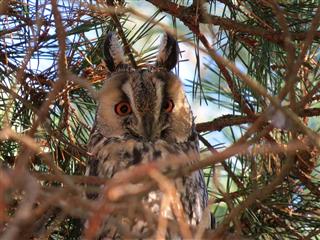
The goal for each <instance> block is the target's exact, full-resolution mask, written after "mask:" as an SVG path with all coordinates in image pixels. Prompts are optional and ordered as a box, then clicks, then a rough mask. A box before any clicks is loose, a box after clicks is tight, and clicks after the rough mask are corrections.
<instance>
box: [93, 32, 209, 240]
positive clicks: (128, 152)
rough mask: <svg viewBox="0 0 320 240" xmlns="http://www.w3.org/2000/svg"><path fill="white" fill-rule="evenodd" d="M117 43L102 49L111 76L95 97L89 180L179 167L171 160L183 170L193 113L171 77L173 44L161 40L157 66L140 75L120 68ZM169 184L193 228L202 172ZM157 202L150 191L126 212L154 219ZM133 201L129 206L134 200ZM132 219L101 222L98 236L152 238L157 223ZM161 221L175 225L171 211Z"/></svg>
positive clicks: (201, 204)
mask: <svg viewBox="0 0 320 240" xmlns="http://www.w3.org/2000/svg"><path fill="white" fill-rule="evenodd" d="M116 41H117V40H116V37H115V35H114V34H109V36H108V38H107V41H106V44H105V57H106V59H105V60H106V65H107V67H108V68H109V70H110V71H111V72H112V73H111V76H110V77H109V78H108V79H107V80H106V82H105V84H104V87H103V88H102V90H101V92H100V94H99V105H98V109H97V114H96V120H95V124H94V127H93V130H92V134H91V137H90V142H89V144H88V148H89V151H90V152H91V153H92V155H93V156H94V157H93V158H92V159H90V160H89V164H88V165H89V168H88V174H89V175H95V176H102V177H107V178H112V177H114V176H116V175H117V173H118V172H120V171H121V170H124V169H128V168H130V167H131V166H134V165H137V164H140V163H148V162H152V161H160V160H161V161H163V160H168V161H170V160H171V161H172V166H171V168H172V169H174V168H178V167H181V165H177V164H175V162H174V160H173V159H179V158H180V159H184V160H185V164H188V165H189V164H193V163H195V162H197V161H199V149H198V139H197V133H196V132H195V128H194V123H193V116H192V112H191V110H190V106H189V104H188V102H187V99H186V97H185V94H184V91H183V89H182V85H181V82H180V80H179V78H177V77H176V76H175V75H174V74H172V73H171V72H170V70H171V69H172V68H173V67H174V66H175V64H176V62H177V59H178V45H177V43H176V41H175V40H174V39H173V38H172V37H171V36H170V35H165V38H164V39H163V42H162V45H161V48H160V53H159V56H158V60H157V63H156V66H151V67H148V68H146V69H139V70H137V69H133V68H131V67H130V66H129V65H126V64H124V60H123V54H122V50H121V48H119V44H118V43H117V42H116ZM162 170H163V169H160V171H162ZM173 182H174V185H175V187H176V189H177V192H178V193H179V195H180V199H181V203H182V206H183V211H184V214H185V218H186V219H187V221H188V223H189V224H190V225H193V226H196V225H197V224H199V222H200V220H201V219H202V216H203V211H204V208H205V207H206V206H207V199H208V196H207V190H206V186H205V182H204V177H203V173H202V171H200V170H199V171H195V172H193V173H191V174H190V175H188V176H182V177H180V178H177V179H175V180H174V181H173ZM161 198H162V193H161V192H160V190H156V191H152V192H150V193H149V194H148V195H147V196H144V197H143V198H142V199H139V200H138V204H136V205H137V206H134V204H133V205H132V206H131V207H132V209H135V210H132V211H133V212H135V213H136V212H138V210H139V211H140V213H141V212H143V211H147V212H148V211H149V213H152V214H153V215H154V216H157V215H159V214H160V203H161ZM132 201H133V203H134V201H136V199H132ZM139 205H140V206H139ZM141 206H142V208H144V210H142V211H141V209H139V208H141ZM162 214H163V213H162ZM131 215H132V214H131ZM131 215H130V213H128V212H127V213H123V214H122V215H121V214H120V215H119V214H118V215H116V216H106V219H105V225H104V227H103V231H102V235H101V236H102V237H104V238H106V239H116V238H123V237H125V236H127V237H128V236H129V237H130V235H131V237H141V238H144V237H152V236H153V234H154V233H155V229H157V227H156V223H154V222H153V223H152V221H150V219H149V221H148V219H145V218H144V217H139V214H136V215H135V214H133V215H132V216H134V217H132V216H131ZM142 215H143V214H142ZM140 216H141V214H140ZM165 217H167V218H168V219H170V220H173V221H174V220H175V216H174V214H173V212H172V210H171V209H168V211H167V213H166V216H165ZM156 219H157V218H156ZM178 236H179V233H178V231H174V230H172V229H171V230H170V228H169V229H168V231H167V238H170V239H171V238H176V237H178Z"/></svg>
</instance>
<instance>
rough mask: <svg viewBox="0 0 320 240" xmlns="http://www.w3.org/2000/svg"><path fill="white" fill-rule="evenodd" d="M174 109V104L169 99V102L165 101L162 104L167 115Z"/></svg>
mask: <svg viewBox="0 0 320 240" xmlns="http://www.w3.org/2000/svg"><path fill="white" fill-rule="evenodd" d="M173 108H174V103H173V101H172V100H171V99H169V100H166V101H165V102H164V104H163V109H164V111H165V112H167V113H169V112H172V110H173Z"/></svg>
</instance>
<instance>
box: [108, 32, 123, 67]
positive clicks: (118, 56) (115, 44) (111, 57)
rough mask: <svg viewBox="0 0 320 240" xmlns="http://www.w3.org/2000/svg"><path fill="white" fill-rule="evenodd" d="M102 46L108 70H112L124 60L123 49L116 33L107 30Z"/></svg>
mask: <svg viewBox="0 0 320 240" xmlns="http://www.w3.org/2000/svg"><path fill="white" fill-rule="evenodd" d="M103 48H104V49H103V50H104V61H105V63H106V66H107V68H108V69H109V71H110V72H114V71H115V70H116V69H117V67H118V66H119V65H122V64H124V62H125V58H124V53H123V49H122V47H121V45H120V43H119V40H118V37H117V34H116V33H114V32H109V33H108V34H107V37H106V40H105V42H104V46H103Z"/></svg>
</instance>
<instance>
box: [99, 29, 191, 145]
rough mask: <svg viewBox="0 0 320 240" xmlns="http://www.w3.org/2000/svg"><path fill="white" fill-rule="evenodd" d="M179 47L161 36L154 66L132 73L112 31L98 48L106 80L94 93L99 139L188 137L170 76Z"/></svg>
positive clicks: (183, 104)
mask: <svg viewBox="0 0 320 240" xmlns="http://www.w3.org/2000/svg"><path fill="white" fill-rule="evenodd" d="M178 55H179V46H178V43H177V41H176V40H175V39H174V38H173V37H172V36H171V35H169V34H164V36H163V39H162V42H161V44H160V47H159V52H158V56H157V60H156V63H155V64H154V65H150V66H147V67H144V68H140V69H139V68H138V69H134V68H133V67H131V66H130V65H129V64H127V63H126V61H125V58H124V54H123V50H122V48H121V46H120V44H119V42H118V38H117V36H116V35H115V34H114V33H109V34H108V36H107V38H106V41H105V44H104V56H105V63H106V66H107V68H108V69H109V71H110V72H111V74H110V76H109V77H108V78H107V79H106V82H105V84H104V86H103V88H102V90H101V92H100V94H99V105H98V110H97V117H96V128H98V129H99V131H100V132H101V133H102V134H103V135H104V136H105V137H121V138H134V139H136V140H138V141H148V142H149V141H150V142H154V141H157V140H159V139H161V140H164V141H167V142H169V143H171V142H172V143H173V142H185V141H187V140H188V139H191V138H193V137H194V129H193V117H192V112H191V110H190V106H189V104H188V102H187V99H186V97H185V93H184V91H183V88H182V84H181V81H180V79H179V78H178V77H177V76H176V75H174V74H173V73H172V72H170V71H171V70H172V69H173V68H174V67H175V65H176V64H177V62H178Z"/></svg>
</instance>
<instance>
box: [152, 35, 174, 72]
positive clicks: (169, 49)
mask: <svg viewBox="0 0 320 240" xmlns="http://www.w3.org/2000/svg"><path fill="white" fill-rule="evenodd" d="M179 52H180V50H179V45H178V42H177V40H176V39H175V38H174V37H173V36H172V35H171V34H169V33H165V34H164V35H163V37H162V40H161V44H160V49H159V54H158V57H157V61H156V66H157V67H163V68H165V69H167V70H168V71H170V70H171V69H172V68H174V67H175V65H176V64H177V63H178V60H179Z"/></svg>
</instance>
